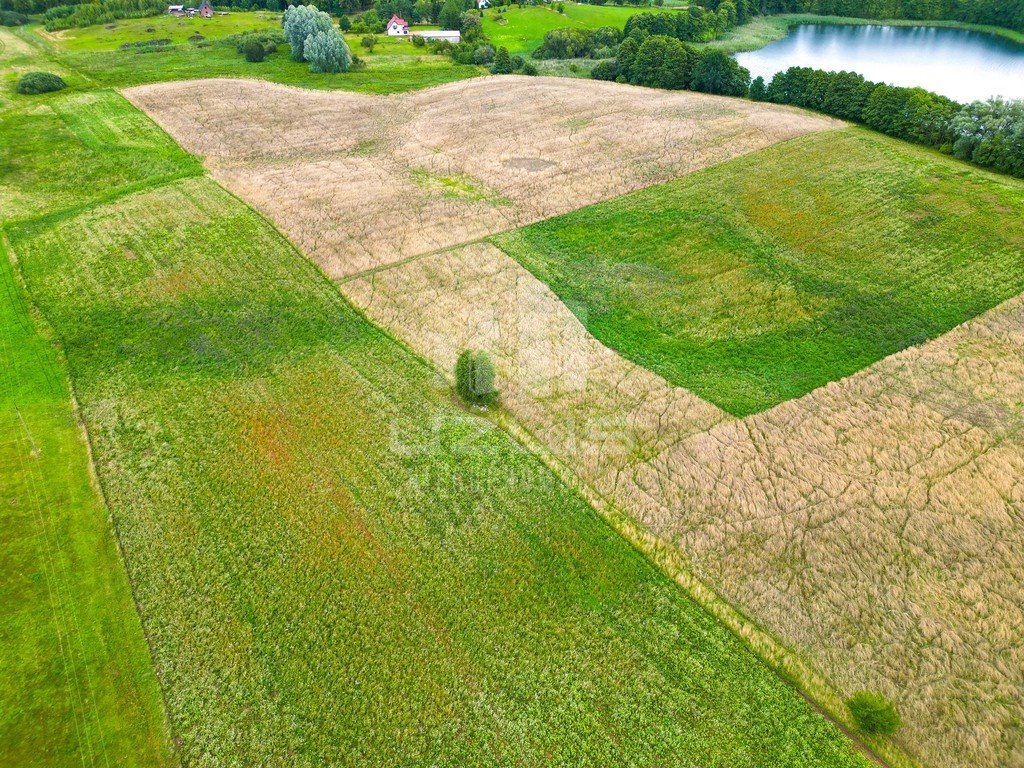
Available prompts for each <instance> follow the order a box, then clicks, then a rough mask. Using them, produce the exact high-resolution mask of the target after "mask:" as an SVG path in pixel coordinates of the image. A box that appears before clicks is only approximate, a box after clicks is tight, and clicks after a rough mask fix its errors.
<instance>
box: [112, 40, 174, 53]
mask: <svg viewBox="0 0 1024 768" xmlns="http://www.w3.org/2000/svg"><path fill="white" fill-rule="evenodd" d="M172 42H173V41H172V40H171V39H170V38H167V37H160V38H157V39H156V40H139V41H136V42H134V43H121V50H122V51H131V50H141V51H146V50H152V49H154V48H163V47H165V46H168V45H170V44H171V43H172Z"/></svg>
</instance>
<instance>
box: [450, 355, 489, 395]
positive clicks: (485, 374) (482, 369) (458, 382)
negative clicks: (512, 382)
mask: <svg viewBox="0 0 1024 768" xmlns="http://www.w3.org/2000/svg"><path fill="white" fill-rule="evenodd" d="M455 391H456V392H457V393H458V395H459V397H461V398H462V400H463V402H466V403H468V404H469V405H482V406H487V405H492V404H494V402H495V401H496V400H497V399H498V390H496V389H495V388H494V363H492V362H491V358H490V356H489V355H488V354H487V353H486V352H473V351H471V350H468V349H467V350H465V351H463V352H462V354H460V355H459V359H458V361H457V362H456V363H455Z"/></svg>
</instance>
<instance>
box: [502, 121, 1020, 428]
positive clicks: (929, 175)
mask: <svg viewBox="0 0 1024 768" xmlns="http://www.w3.org/2000/svg"><path fill="white" fill-rule="evenodd" d="M494 242H495V243H496V244H497V245H498V246H499V247H500V248H502V249H503V250H504V251H505V252H507V253H508V254H510V255H511V256H513V257H514V258H515V259H517V260H518V261H519V262H520V263H521V264H523V266H525V267H526V268H527V269H529V270H530V271H531V272H532V273H533V274H534V275H536V276H537V277H538V278H539V279H540V280H542V281H543V282H545V283H547V284H548V285H549V286H551V288H552V289H553V290H554V292H555V293H556V294H558V295H559V296H560V297H561V298H562V299H563V300H564V301H566V302H567V303H569V304H570V305H572V306H576V307H579V309H580V316H581V317H582V318H585V323H586V326H587V329H588V330H589V331H590V332H591V333H593V334H594V336H596V337H597V338H598V339H599V340H601V341H602V342H603V343H605V344H607V345H608V346H610V347H612V348H613V349H615V350H617V351H618V352H619V353H620V354H622V355H624V356H625V357H627V358H629V359H630V360H632V361H634V362H637V363H639V364H641V365H644V366H646V367H647V368H650V369H651V370H653V371H655V372H656V373H658V374H659V375H661V376H663V377H664V378H665V379H666V380H667V381H669V382H670V383H672V384H676V385H678V386H682V387H685V388H687V389H689V390H691V391H692V392H694V393H696V394H697V395H700V396H701V397H703V398H705V399H707V400H710V401H711V402H713V403H715V404H717V405H719V406H720V407H722V408H724V409H725V410H727V411H729V412H731V413H733V414H735V415H737V416H746V415H748V414H750V413H755V412H758V411H763V410H765V409H767V408H770V407H772V406H774V405H777V404H779V403H780V402H783V401H785V400H789V399H791V398H793V397H799V396H800V395H803V394H805V393H807V392H809V391H811V390H812V389H816V388H817V387H820V386H822V385H823V384H827V383H828V382H829V381H834V380H836V379H840V378H842V377H844V376H848V375H850V374H852V373H855V372H856V371H858V370H860V369H861V368H863V367H865V366H866V365H869V364H871V363H873V362H875V361H877V360H879V359H881V358H883V357H885V356H887V355H890V354H892V353H894V352H898V351H900V350H901V349H904V348H906V347H909V346H911V345H914V344H919V343H921V342H922V341H925V340H927V339H931V338H935V337H936V336H938V335H940V334H942V333H944V332H946V331H948V330H949V329H951V328H953V327H954V326H956V325H959V324H960V323H962V322H964V321H965V320H967V319H969V318H971V317H973V316H975V315H977V314H979V313H980V312H983V311H985V310H986V309H989V308H991V307H993V306H995V305H996V304H998V303H999V302H1001V301H1003V300H1005V299H1008V298H1010V297H1011V296H1015V295H1016V294H1017V293H1019V292H1021V291H1022V290H1024V261H1022V259H1021V251H1022V249H1024V184H1021V183H1019V182H1016V181H1014V180H1012V179H1007V178H1005V177H997V176H993V175H990V174H984V173H979V172H975V171H972V170H970V169H968V168H966V167H965V166H964V165H963V164H961V163H958V162H956V161H952V160H947V159H943V158H940V157H938V156H936V155H934V154H932V153H928V152H926V151H924V150H919V149H914V148H911V147H908V146H907V145H905V144H903V143H900V142H896V141H893V140H888V139H883V138H880V137H878V136H877V135H876V134H873V133H869V132H867V131H864V130H848V131H844V132H842V133H837V134H836V133H833V134H828V135H818V136H808V137H804V138H802V139H797V140H794V141H791V142H787V143H785V144H781V145H778V146H776V147H772V148H769V149H766V150H764V151H762V152H758V153H756V154H753V155H750V156H748V157H746V158H742V159H739V160H737V161H735V162H732V163H727V164H723V165H719V166H716V167H714V168H711V169H708V170H706V171H704V172H702V173H698V174H694V175H691V176H688V177H685V178H683V179H680V180H678V181H675V182H672V183H670V184H667V185H663V186H658V187H651V188H648V189H644V190H642V191H640V192H637V193H634V194H632V195H628V196H625V197H621V198H618V199H616V200H612V201H609V202H607V203H604V204H601V205H597V206H593V207H588V208H585V209H583V210H580V211H576V212H574V213H572V214H569V215H567V216H563V217H560V218H556V219H550V220H547V221H544V222H541V223H538V224H535V225H533V226H531V227H527V228H526V229H522V230H519V231H516V232H511V233H507V234H504V235H501V236H499V237H497V238H495V239H494Z"/></svg>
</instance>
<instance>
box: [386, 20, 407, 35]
mask: <svg viewBox="0 0 1024 768" xmlns="http://www.w3.org/2000/svg"><path fill="white" fill-rule="evenodd" d="M386 30H387V33H388V34H389V35H391V36H392V37H401V36H404V35H408V34H409V22H408V21H406V20H405V19H403V18H402V17H401V16H397V15H396V16H392V17H391V21H389V22H388V25H387V27H386Z"/></svg>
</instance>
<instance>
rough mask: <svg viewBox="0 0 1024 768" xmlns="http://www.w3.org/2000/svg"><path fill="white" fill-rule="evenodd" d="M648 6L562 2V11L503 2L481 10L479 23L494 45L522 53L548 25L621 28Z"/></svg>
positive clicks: (537, 42) (538, 39) (531, 47)
mask: <svg viewBox="0 0 1024 768" xmlns="http://www.w3.org/2000/svg"><path fill="white" fill-rule="evenodd" d="M650 10H651V9H650V8H647V7H637V6H632V7H629V6H621V5H583V4H580V3H565V13H558V12H557V11H556V10H554V8H553V7H549V6H542V5H532V6H526V7H524V8H516V7H514V6H507V7H505V8H503V9H497V8H489V9H488V10H486V11H484V19H483V26H484V32H485V33H486V34H487V36H488V37H489V38H490V39H491V44H492V45H493V46H494V47H495V48H497V47H500V46H504V47H505V48H508V50H509V52H510V53H518V54H521V55H525V54H528V53H531V52H532V51H533V50H534V49H536V48H538V47H539V46H540V44H541V43H542V42H543V41H544V33H545V32H549V31H551V30H552V29H559V28H562V27H579V28H582V29H597V28H598V27H618V28H619V29H622V28H623V27H624V26H625V25H626V20H627V19H628V18H629V17H630V16H633V15H634V14H637V13H642V12H644V11H650ZM499 11H500V15H501V16H502V17H503V18H504V22H503V23H502V22H499V21H496V20H495V19H496V17H497V16H498V15H499Z"/></svg>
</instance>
